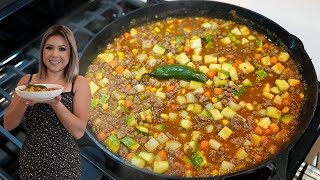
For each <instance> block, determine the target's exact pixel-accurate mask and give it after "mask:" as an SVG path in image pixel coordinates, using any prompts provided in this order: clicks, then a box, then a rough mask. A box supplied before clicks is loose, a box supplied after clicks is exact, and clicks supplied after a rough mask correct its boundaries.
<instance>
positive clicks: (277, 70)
mask: <svg viewBox="0 0 320 180" xmlns="http://www.w3.org/2000/svg"><path fill="white" fill-rule="evenodd" d="M271 69H272V70H273V71H274V72H275V73H277V74H281V73H282V71H283V70H284V69H285V67H284V66H283V65H282V64H281V63H277V64H275V65H274V66H272V67H271Z"/></svg>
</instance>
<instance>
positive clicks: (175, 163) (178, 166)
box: [173, 161, 182, 169]
mask: <svg viewBox="0 0 320 180" xmlns="http://www.w3.org/2000/svg"><path fill="white" fill-rule="evenodd" d="M173 168H174V169H181V168H182V164H181V163H179V162H177V161H176V162H174V163H173Z"/></svg>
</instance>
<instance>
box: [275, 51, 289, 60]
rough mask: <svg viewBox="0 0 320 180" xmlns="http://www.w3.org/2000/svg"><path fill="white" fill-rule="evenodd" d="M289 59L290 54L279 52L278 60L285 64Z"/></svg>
mask: <svg viewBox="0 0 320 180" xmlns="http://www.w3.org/2000/svg"><path fill="white" fill-rule="evenodd" d="M289 58H290V54H289V53H287V52H280V54H279V55H278V60H279V61H281V62H287V61H288V59H289Z"/></svg>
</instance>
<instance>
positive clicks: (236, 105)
mask: <svg viewBox="0 0 320 180" xmlns="http://www.w3.org/2000/svg"><path fill="white" fill-rule="evenodd" d="M228 106H229V107H231V109H233V110H235V111H238V110H239V109H241V106H240V105H239V104H237V103H235V102H233V101H229V104H228Z"/></svg>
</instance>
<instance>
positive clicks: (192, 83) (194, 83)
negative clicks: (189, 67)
mask: <svg viewBox="0 0 320 180" xmlns="http://www.w3.org/2000/svg"><path fill="white" fill-rule="evenodd" d="M202 85H203V83H202V82H198V81H190V84H189V89H197V88H199V87H202Z"/></svg>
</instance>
